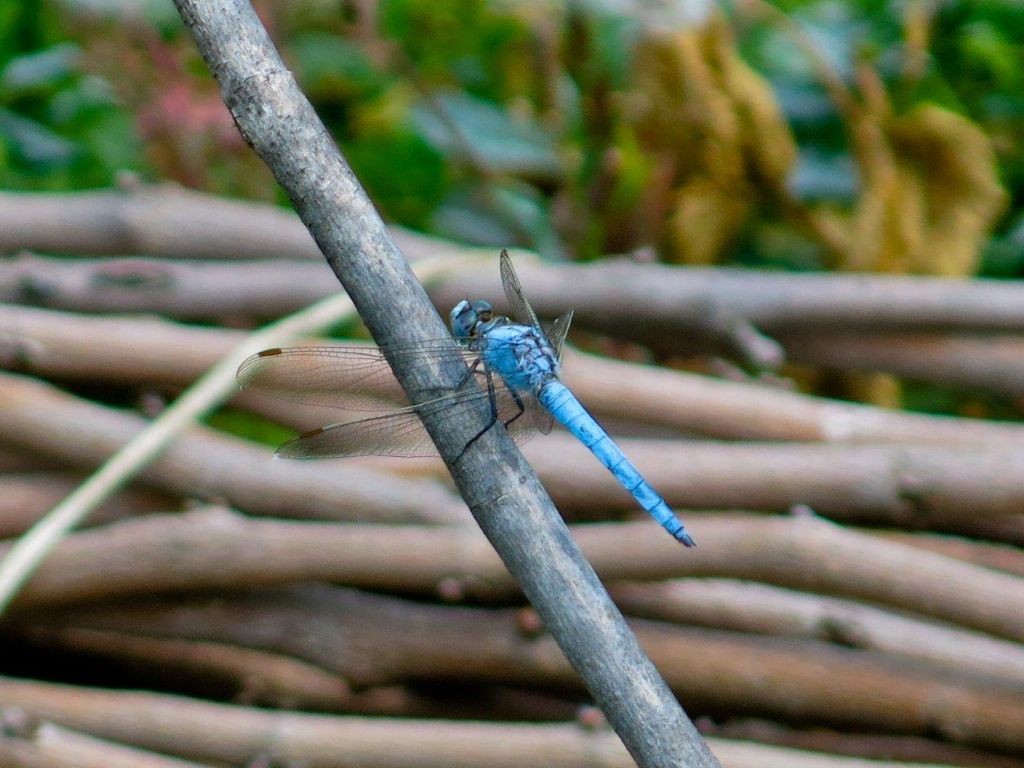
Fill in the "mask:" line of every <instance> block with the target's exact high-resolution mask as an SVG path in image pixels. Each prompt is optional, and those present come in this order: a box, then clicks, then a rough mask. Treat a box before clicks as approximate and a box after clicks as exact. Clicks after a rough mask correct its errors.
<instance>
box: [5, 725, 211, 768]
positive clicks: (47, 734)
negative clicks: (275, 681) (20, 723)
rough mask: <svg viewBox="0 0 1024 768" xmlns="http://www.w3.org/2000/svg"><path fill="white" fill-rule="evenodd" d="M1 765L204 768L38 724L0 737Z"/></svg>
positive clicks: (24, 767) (17, 767)
mask: <svg viewBox="0 0 1024 768" xmlns="http://www.w3.org/2000/svg"><path fill="white" fill-rule="evenodd" d="M0 763H2V764H3V765H5V766H7V767H8V768H203V766H202V765H200V764H199V763H194V762H192V761H191V760H181V759H179V758H174V757H167V756H165V755H158V754H156V753H155V752H149V751H145V750H141V749H136V748H133V747H128V746H125V745H124V744H116V743H114V742H112V741H107V740H105V739H98V738H96V737H95V736H88V735H86V734H84V733H78V732H76V731H72V730H70V729H68V728H64V727H62V726H59V725H54V724H53V723H40V724H39V725H37V726H35V727H34V729H33V731H32V733H31V734H30V735H28V736H27V737H24V738H23V737H20V736H9V735H7V734H3V733H0Z"/></svg>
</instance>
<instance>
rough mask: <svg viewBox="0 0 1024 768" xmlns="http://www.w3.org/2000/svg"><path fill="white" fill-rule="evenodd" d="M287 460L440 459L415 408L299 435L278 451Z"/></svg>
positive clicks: (320, 428)
mask: <svg viewBox="0 0 1024 768" xmlns="http://www.w3.org/2000/svg"><path fill="white" fill-rule="evenodd" d="M276 455H278V456H281V457H283V458H286V459H329V458H343V457H346V456H436V455H437V449H436V448H435V447H434V443H433V442H432V441H431V440H430V437H429V436H428V435H427V432H426V430H425V429H423V424H422V423H421V422H420V417H419V414H418V413H417V411H416V409H415V408H403V409H401V410H397V411H390V412H388V413H384V414H381V415H380V416H371V417H370V418H367V419H359V420H357V421H346V422H344V423H341V424H329V425H328V426H326V427H319V428H317V429H314V430H312V431H310V432H306V433H305V434H302V435H299V436H298V437H295V438H293V439H291V440H289V441H288V442H287V443H285V444H284V445H282V446H281V447H280V448H278V449H277V452H276Z"/></svg>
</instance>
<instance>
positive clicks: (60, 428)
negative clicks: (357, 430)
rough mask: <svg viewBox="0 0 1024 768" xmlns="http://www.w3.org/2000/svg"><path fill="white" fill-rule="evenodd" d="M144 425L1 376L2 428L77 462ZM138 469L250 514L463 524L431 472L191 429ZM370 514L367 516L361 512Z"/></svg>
mask: <svg viewBox="0 0 1024 768" xmlns="http://www.w3.org/2000/svg"><path fill="white" fill-rule="evenodd" d="M145 426H146V422H145V421H144V420H143V419H141V418H140V417H138V416H134V415H131V414H128V413H124V412H121V411H115V410H114V409H112V408H105V407H102V406H99V405H96V404H94V403H89V402H87V401H84V400H80V399H78V398H74V397H71V396H69V395H67V394H64V393H63V392H59V391H58V390H56V389H54V388H52V387H50V386H48V385H46V384H43V383H42V382H40V381H37V380H34V379H28V378H25V377H22V376H14V375H11V374H0V434H3V436H4V439H5V440H7V441H11V442H15V443H18V444H20V445H22V446H25V447H27V448H30V449H31V450H33V451H37V452H42V453H46V454H48V455H50V456H53V457H56V458H59V459H60V460H62V461H65V462H67V463H68V464H70V465H72V466H76V467H80V468H93V467H95V466H97V465H98V464H99V463H100V462H102V461H103V460H104V459H105V458H106V457H107V456H109V455H110V454H112V453H113V452H114V451H116V450H117V449H118V448H120V447H121V446H122V445H124V444H125V443H126V442H127V441H128V440H130V439H131V438H132V437H133V436H134V435H135V434H137V433H139V432H140V431H141V430H142V429H144V428H145ZM140 477H141V478H142V479H143V480H144V481H145V482H146V483H149V484H153V485H155V486H157V487H159V488H161V489H162V490H164V491H166V492H169V493H173V494H176V495H180V496H190V497H193V498H195V497H198V498H203V497H205V498H224V499H230V500H231V502H232V503H233V504H236V505H238V506H239V507H241V508H243V509H245V510H246V511H248V512H251V513H254V514H267V515H292V516H303V517H323V518H328V519H330V518H334V519H350V520H358V519H360V518H363V519H378V520H390V521H391V522H411V521H420V522H425V521H429V522H434V523H452V522H466V521H467V520H468V517H467V515H466V513H465V508H464V507H463V505H462V504H461V502H459V501H458V500H457V499H456V498H454V497H453V496H452V495H451V494H450V493H449V492H448V491H446V490H445V489H444V488H442V487H441V486H440V485H438V484H437V483H435V482H432V481H428V480H419V481H414V480H402V479H398V478H394V477H387V476H383V475H380V474H376V473H372V472H368V471H367V470H366V469H365V468H358V467H352V466H346V465H344V464H342V465H340V466H338V467H337V468H336V470H332V471H331V472H324V471H323V469H321V468H320V467H319V466H318V465H316V464H312V463H303V462H285V461H272V460H271V454H270V451H269V450H267V449H266V448H263V447H260V446H256V445H253V444H250V443H247V442H245V441H243V440H239V439H235V438H228V437H226V436H224V435H220V434H217V433H214V432H213V431H211V430H209V429H205V428H201V427H192V428H190V429H189V430H188V431H186V432H185V433H184V435H183V436H181V437H180V438H179V439H178V440H177V441H176V442H175V443H174V444H173V445H172V446H171V447H170V448H168V449H166V450H165V451H164V453H163V454H162V456H161V457H160V458H159V459H157V460H156V461H155V462H154V463H153V464H152V465H150V466H149V468H148V469H146V470H144V471H143V472H142V473H141V475H140ZM364 516H368V517H364Z"/></svg>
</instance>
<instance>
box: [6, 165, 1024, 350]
mask: <svg viewBox="0 0 1024 768" xmlns="http://www.w3.org/2000/svg"><path fill="white" fill-rule="evenodd" d="M390 232H391V233H392V236H393V237H396V239H397V240H398V241H399V245H400V247H401V248H402V250H403V252H405V253H407V254H408V255H410V257H412V258H413V259H419V258H424V257H427V256H436V255H440V254H455V253H463V254H475V255H479V254H481V253H483V250H482V249H479V248H466V247H465V246H460V245H459V244H456V243H451V242H447V241H442V240H438V239H436V238H430V237H427V236H423V235H418V234H414V233H411V232H407V231H405V230H402V229H400V228H396V227H392V228H390ZM19 250H36V251H42V252H50V253H54V252H55V253H65V254H67V253H75V254H96V255H101V256H109V255H110V254H129V255H132V256H163V257H169V258H184V259H202V258H211V259H230V260H237V259H261V260H272V259H278V258H281V257H286V258H296V259H301V260H310V261H317V260H319V259H321V258H322V256H321V254H320V252H319V251H318V250H317V249H316V246H315V244H314V243H313V241H312V239H311V238H310V237H309V233H308V232H307V231H306V229H305V228H304V227H303V226H302V224H301V222H300V221H299V220H298V218H297V217H296V216H295V215H294V214H293V213H292V212H290V211H285V210H282V209H280V208H278V207H276V206H271V205H266V204H261V203H251V202H240V201H236V200H230V199H226V198H220V197H215V196H212V195H207V194H203V193H200V192H194V191H190V190H183V189H180V188H177V187H173V186H170V185H163V186H157V187H151V186H144V185H143V186H133V187H130V188H126V189H121V190H103V191H91V192H75V193H21V192H3V193H0V251H3V252H8V253H9V252H15V251H19ZM491 256H492V257H493V254H491ZM522 272H523V275H522V277H523V282H524V285H525V286H526V288H527V290H528V292H529V294H530V297H531V301H532V302H533V304H534V305H535V307H536V309H537V310H538V311H539V312H540V313H541V314H542V315H544V316H548V317H557V316H559V315H560V314H562V313H563V312H564V311H565V310H566V309H567V308H568V307H574V308H575V309H576V315H577V322H579V323H580V324H581V325H582V326H584V327H588V328H591V329H594V330H607V331H608V332H610V333H611V335H620V334H622V333H627V335H628V334H630V333H631V334H632V335H636V336H653V334H652V333H651V332H650V330H646V331H645V330H644V328H645V327H646V328H648V329H650V328H651V327H655V328H657V330H658V333H659V334H660V335H661V336H660V339H661V342H662V345H664V344H665V343H666V342H668V343H669V344H670V345H671V344H674V341H673V337H677V338H676V340H677V341H678V340H679V339H681V338H685V336H686V335H691V334H693V333H694V331H700V330H703V331H704V332H716V331H717V330H720V329H715V328H713V327H709V318H714V317H724V318H732V319H736V318H740V319H743V320H746V321H747V322H749V323H750V324H752V325H753V326H754V327H756V328H759V329H761V330H762V331H765V332H767V333H770V334H776V333H780V334H782V333H786V332H789V331H792V330H794V328H796V327H800V328H808V327H810V328H817V329H819V330H820V329H822V328H829V329H834V328H837V327H841V328H844V329H846V330H850V329H851V327H854V326H855V327H856V328H857V329H860V330H868V329H871V330H880V329H889V330H892V329H895V328H899V329H901V330H903V331H906V330H909V329H911V328H916V329H930V330H934V329H936V328H944V329H956V330H970V329H977V330H986V331H993V330H1014V331H1019V330H1021V329H1024V310H1022V309H1021V308H1022V307H1024V289H1022V288H1021V287H1020V286H1017V285H1014V284H1012V283H1007V282H1005V281H997V280H971V281H965V280H948V279H942V278H931V277H894V276H891V275H889V276H873V275H843V274H820V275H819V274H792V273H788V274H785V275H779V274H771V273H765V272H761V271H753V270H751V271H747V270H738V269H730V270H717V269H708V268H693V267H690V268H687V267H674V266H667V265H653V264H640V263H636V262H630V261H628V260H625V259H622V260H618V261H616V260H604V261H601V262H597V263H595V264H590V265H561V266H553V265H541V264H532V265H530V266H524V267H523V269H522ZM240 279H241V280H243V281H244V280H245V278H244V277H240ZM609 286H616V288H617V290H616V291H615V292H614V294H615V295H614V296H610V294H609V290H608V287H609ZM466 295H472V296H475V297H486V298H488V299H491V298H493V299H495V305H496V306H500V301H499V299H500V296H501V290H500V287H499V286H498V283H497V281H496V279H495V276H494V275H493V274H492V270H491V269H490V268H489V266H484V265H481V267H479V268H474V269H468V270H466V272H464V273H463V274H461V275H459V276H458V277H457V278H454V279H452V280H451V281H448V282H446V283H445V284H444V286H443V287H439V288H438V289H437V290H435V291H434V292H433V297H434V299H435V301H437V302H438V303H439V304H440V305H441V306H445V307H450V306H453V305H454V304H455V303H456V302H457V301H458V300H459V299H462V298H465V296H466ZM652 340H653V341H658V339H657V338H654V339H652Z"/></svg>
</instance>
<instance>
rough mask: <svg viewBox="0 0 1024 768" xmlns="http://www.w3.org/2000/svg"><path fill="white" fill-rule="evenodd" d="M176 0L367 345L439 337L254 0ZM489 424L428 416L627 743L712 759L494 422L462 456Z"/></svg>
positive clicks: (402, 368) (467, 490)
mask: <svg viewBox="0 0 1024 768" xmlns="http://www.w3.org/2000/svg"><path fill="white" fill-rule="evenodd" d="M175 4H176V6H177V8H178V10H179V12H180V13H181V16H182V18H183V19H184V21H185V24H186V26H188V27H189V28H190V30H191V32H192V34H193V36H194V37H195V40H196V43H197V45H198V47H199V50H200V53H201V54H202V56H203V58H204V59H205V61H206V63H207V66H209V68H210V71H211V72H212V73H213V74H214V77H216V79H217V81H218V83H219V84H220V88H221V94H222V96H223V98H224V101H225V103H226V104H227V106H228V109H229V110H230V111H231V113H232V116H233V117H234V119H235V122H236V124H237V125H238V127H239V130H240V131H241V133H242V135H243V136H244V137H245V139H246V141H247V142H248V143H249V144H250V145H251V146H252V147H253V149H255V150H256V152H257V154H259V155H260V157H261V158H263V160H264V162H266V163H267V165H268V166H269V167H270V169H271V170H272V171H273V173H274V175H275V177H276V178H277V180H278V181H279V182H280V183H281V185H282V187H284V189H285V191H286V192H287V194H288V196H289V198H290V199H291V201H292V203H293V205H294V206H295V208H296V210H297V212H298V214H299V216H300V218H301V219H302V220H303V222H304V223H305V224H306V226H307V227H308V228H309V230H310V232H311V233H312V235H313V238H314V240H316V242H317V244H318V245H319V246H320V248H321V250H322V251H323V252H324V255H325V256H326V258H327V261H328V263H329V264H330V265H331V267H332V269H334V271H335V274H337V275H338V278H339V279H340V280H341V282H342V284H343V285H344V286H345V289H346V290H347V291H348V294H349V296H351V298H352V301H353V303H354V304H355V306H356V308H357V309H358V310H359V312H360V315H361V316H362V318H363V320H364V321H365V323H366V326H367V328H368V329H369V330H370V332H371V334H373V336H374V339H375V340H376V341H377V342H378V343H380V344H382V345H384V346H388V345H391V346H394V345H404V346H409V345H415V344H416V343H418V342H421V341H424V340H426V339H430V338H438V337H439V336H442V335H443V334H444V332H445V328H444V327H443V324H442V323H441V321H440V319H439V317H438V316H437V313H436V312H435V311H434V308H433V306H432V305H431V303H430V301H429V299H428V298H427V295H426V292H425V291H424V290H423V288H422V287H421V286H420V284H419V283H418V282H417V281H416V279H415V277H414V276H413V274H412V271H411V270H410V269H409V266H408V264H407V263H406V262H405V259H404V258H403V257H402V254H401V252H400V251H399V249H398V247H397V245H396V244H395V243H394V241H393V240H392V239H391V237H390V236H389V235H388V233H387V230H386V229H385V227H384V224H383V222H382V221H381V219H380V217H379V216H378V214H377V212H376V211H375V210H374V208H373V206H372V204H371V203H370V201H369V199H368V198H367V197H366V195H365V193H364V192H363V191H362V189H361V188H360V186H359V183H358V182H357V180H356V179H355V177H354V176H353V174H352V171H351V169H350V168H349V167H348V165H347V164H346V162H345V160H344V158H342V157H341V155H340V153H339V152H338V149H337V147H336V146H335V145H334V143H333V141H332V140H331V137H330V135H329V134H328V133H327V131H326V129H325V128H324V126H323V124H322V123H321V122H320V120H319V119H318V118H317V116H316V114H315V112H314V111H313V108H312V105H311V104H310V103H309V101H308V100H307V99H306V98H305V96H304V95H303V94H302V92H301V91H300V90H299V88H298V85H297V84H296V83H295V80H294V78H293V77H292V76H291V74H290V73H289V72H288V70H287V68H286V67H285V65H284V63H283V62H282V61H281V58H280V56H279V55H278V53H277V51H276V50H275V49H274V47H273V44H272V43H271V41H270V39H269V37H268V36H267V33H266V30H264V29H263V27H262V25H261V24H260V22H259V19H258V18H257V17H256V14H255V13H254V12H253V10H252V8H251V7H250V5H249V3H247V2H242V1H241V0H217V1H216V2H197V1H196V0H176V2H175ZM452 344H453V346H454V344H455V342H454V341H453V342H452ZM392 362H393V363H394V368H395V373H396V375H397V377H398V379H399V381H400V382H401V384H402V386H403V387H404V389H405V391H406V392H407V393H409V395H410V397H411V399H412V400H413V401H414V402H417V401H420V400H423V399H425V397H426V393H427V392H429V391H431V390H432V391H435V392H436V391H437V390H438V389H439V388H445V387H454V386H456V385H457V384H458V383H459V380H460V377H461V376H462V375H463V374H464V370H465V368H464V366H462V370H460V369H459V367H458V366H456V365H455V364H454V363H453V364H451V365H448V366H440V365H430V364H423V363H418V364H412V363H409V362H404V361H392ZM485 425H486V414H484V413H466V414H464V415H463V416H462V417H461V418H458V419H442V418H440V417H439V418H435V419H427V420H426V421H425V426H426V428H427V430H428V431H429V432H430V434H431V437H432V438H433V439H434V441H435V443H436V444H437V446H438V449H439V452H440V453H441V456H442V457H443V458H444V459H445V461H446V463H447V464H448V467H449V469H450V471H451V473H452V477H453V478H454V480H455V483H456V485H457V486H458V487H459V490H460V491H461V493H462V494H463V497H464V498H465V499H466V502H467V504H468V505H469V507H470V509H471V510H472V511H473V515H474V517H475V518H476V519H477V522H478V523H479V524H480V526H481V528H482V529H483V530H484V532H485V534H486V535H487V537H488V539H490V541H491V542H492V543H493V545H494V547H495V549H497V550H498V552H499V554H500V555H501V558H502V560H504V561H505V563H506V565H507V566H508V568H509V570H510V571H512V573H513V574H515V576H516V577H517V578H518V579H519V581H520V583H521V584H522V587H523V590H524V592H525V593H526V595H527V596H528V597H529V599H530V600H531V602H532V603H533V604H534V606H535V607H536V608H537V611H538V612H539V613H540V614H541V616H542V617H543V618H544V620H545V622H546V624H547V626H548V627H549V628H550V630H551V633H552V635H553V636H554V637H555V638H556V639H557V641H558V644H559V646H560V647H561V648H562V650H563V651H564V652H565V654H566V656H567V657H568V658H569V660H570V661H571V663H572V665H573V667H574V668H575V669H576V670H577V672H579V674H580V675H581V676H582V677H583V679H584V681H585V682H586V684H587V686H588V688H589V689H590V690H591V692H592V693H593V694H594V697H595V699H596V700H597V702H598V704H599V705H600V706H601V707H602V709H603V710H604V712H605V714H606V716H607V717H608V719H609V721H610V722H611V723H612V725H613V726H614V727H615V729H616V730H617V732H618V733H619V736H620V737H621V738H622V740H623V742H624V743H625V745H626V747H627V749H628V750H629V751H630V753H631V754H632V755H633V756H634V758H635V759H636V760H637V762H638V763H639V764H640V765H642V766H668V765H679V764H686V765H693V766H703V765H712V766H713V765H717V764H718V762H717V760H716V759H715V758H714V756H713V755H712V754H711V752H710V751H709V750H708V748H707V746H706V745H705V744H704V742H703V741H702V740H701V738H700V736H699V735H698V733H697V731H696V730H695V729H694V727H693V725H692V723H690V721H689V720H688V719H687V718H686V716H685V715H684V713H683V712H682V710H681V709H680V707H679V705H678V703H677V702H676V701H675V699H674V697H673V696H672V693H671V692H670V690H669V689H668V687H667V686H666V684H665V682H664V681H663V680H662V679H661V677H660V676H659V675H658V673H657V671H656V670H655V669H654V667H653V666H652V665H651V663H650V661H649V660H648V659H647V658H646V656H644V654H643V652H642V651H641V649H640V646H639V644H638V643H637V641H636V638H635V637H634V636H633V635H632V634H631V633H630V631H629V629H628V627H627V626H626V624H625V622H624V621H623V619H622V616H621V614H620V613H619V612H618V610H617V609H616V608H615V607H614V605H613V604H612V602H611V600H610V598H609V597H608V595H607V593H606V592H605V591H604V589H603V587H602V586H601V584H600V582H599V581H598V579H597V576H596V574H595V573H594V571H593V569H592V568H591V567H590V566H589V565H588V564H587V562H586V560H584V558H583V556H582V554H581V553H580V551H579V549H578V547H577V546H576V545H575V543H574V542H573V541H572V538H571V537H570V536H569V533H568V530H567V529H566V528H565V525H564V524H563V523H562V521H561V519H560V518H559V516H558V513H557V511H556V510H555V508H554V506H553V505H552V503H551V501H550V499H548V498H547V496H546V495H545V494H544V491H543V488H542V487H541V485H540V482H539V480H538V479H537V477H536V475H535V474H534V473H533V471H532V470H531V469H530V467H529V465H528V464H527V463H526V461H525V459H523V457H522V455H521V454H520V453H519V452H518V451H517V450H516V449H515V446H514V445H513V443H512V441H511V440H510V439H509V438H508V436H507V435H506V434H505V433H504V432H503V431H502V430H489V431H488V432H487V433H486V434H485V435H484V436H483V438H482V439H480V440H477V441H475V443H474V445H473V447H472V448H471V449H469V450H467V451H465V455H464V456H463V455H462V448H463V446H465V445H466V444H467V442H468V441H469V439H470V438H471V437H472V436H473V435H475V434H479V432H480V430H481V429H482V428H483V427H484V426H485ZM679 556H680V557H683V556H684V555H683V552H682V551H680V553H679Z"/></svg>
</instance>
